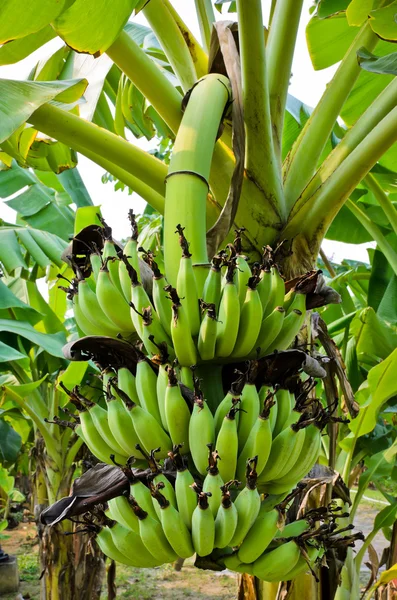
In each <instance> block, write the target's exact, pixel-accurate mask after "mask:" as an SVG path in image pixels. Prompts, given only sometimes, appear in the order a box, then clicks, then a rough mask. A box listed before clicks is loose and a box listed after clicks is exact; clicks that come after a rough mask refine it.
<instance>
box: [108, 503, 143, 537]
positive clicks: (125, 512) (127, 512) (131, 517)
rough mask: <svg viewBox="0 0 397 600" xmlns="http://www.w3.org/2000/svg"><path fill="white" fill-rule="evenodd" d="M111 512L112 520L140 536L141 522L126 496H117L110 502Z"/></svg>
mask: <svg viewBox="0 0 397 600" xmlns="http://www.w3.org/2000/svg"><path fill="white" fill-rule="evenodd" d="M108 505H109V511H110V513H111V517H112V519H115V520H116V521H118V522H119V523H121V525H122V526H123V527H125V528H126V529H131V531H134V532H135V533H137V534H138V535H139V521H138V517H137V516H136V514H135V512H134V511H133V509H132V506H131V504H130V503H129V502H128V499H127V498H126V497H125V496H116V498H112V499H111V500H108Z"/></svg>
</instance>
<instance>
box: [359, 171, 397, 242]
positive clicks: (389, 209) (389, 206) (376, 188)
mask: <svg viewBox="0 0 397 600" xmlns="http://www.w3.org/2000/svg"><path fill="white" fill-rule="evenodd" d="M364 183H365V185H366V186H367V188H368V189H369V190H370V191H371V192H372V193H373V195H374V196H375V198H376V199H377V201H378V203H379V206H380V207H381V209H382V210H383V212H384V213H385V215H386V217H387V218H388V219H389V223H390V225H391V226H392V228H393V231H394V233H395V234H396V235H397V210H396V209H395V207H394V204H393V203H392V201H391V200H390V198H389V197H388V195H387V194H386V193H385V192H384V191H383V189H382V187H381V186H380V185H379V183H378V182H377V181H376V179H375V177H374V176H373V175H372V174H371V173H368V175H367V176H366V177H365V178H364Z"/></svg>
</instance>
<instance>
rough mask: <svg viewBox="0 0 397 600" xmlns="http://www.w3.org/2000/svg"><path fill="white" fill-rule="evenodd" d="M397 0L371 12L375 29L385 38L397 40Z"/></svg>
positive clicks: (371, 21) (372, 25) (371, 23)
mask: <svg viewBox="0 0 397 600" xmlns="http://www.w3.org/2000/svg"><path fill="white" fill-rule="evenodd" d="M396 15H397V0H395V1H394V2H392V3H391V4H389V5H388V6H383V7H382V8H378V9H376V10H372V11H371V12H370V21H369V24H370V25H371V27H372V29H373V31H374V32H375V33H376V34H377V35H378V36H379V37H381V38H383V39H385V40H394V41H395V40H397V19H396Z"/></svg>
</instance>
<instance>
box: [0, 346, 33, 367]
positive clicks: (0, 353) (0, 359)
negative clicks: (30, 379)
mask: <svg viewBox="0 0 397 600" xmlns="http://www.w3.org/2000/svg"><path fill="white" fill-rule="evenodd" d="M12 360H15V361H20V360H27V361H28V358H27V356H26V355H25V354H22V352H18V350H16V349H15V348H13V347H12V346H8V345H7V344H4V343H3V342H0V363H4V362H10V361H12Z"/></svg>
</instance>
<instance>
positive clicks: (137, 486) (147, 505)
mask: <svg viewBox="0 0 397 600" xmlns="http://www.w3.org/2000/svg"><path fill="white" fill-rule="evenodd" d="M124 473H125V474H126V476H127V477H128V480H129V483H130V493H131V496H133V498H135V501H136V502H137V503H138V504H139V506H140V507H141V508H142V509H143V510H144V511H146V512H147V513H148V514H149V516H150V517H152V519H157V513H156V510H155V508H154V505H153V501H152V495H151V493H150V490H149V488H148V487H146V485H145V484H144V483H142V481H140V480H139V479H138V478H137V477H135V475H134V474H133V472H132V471H131V470H128V471H127V470H124ZM130 506H131V504H130Z"/></svg>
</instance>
